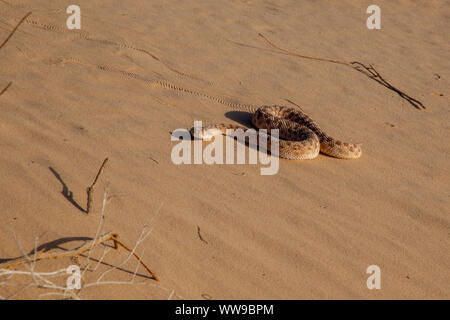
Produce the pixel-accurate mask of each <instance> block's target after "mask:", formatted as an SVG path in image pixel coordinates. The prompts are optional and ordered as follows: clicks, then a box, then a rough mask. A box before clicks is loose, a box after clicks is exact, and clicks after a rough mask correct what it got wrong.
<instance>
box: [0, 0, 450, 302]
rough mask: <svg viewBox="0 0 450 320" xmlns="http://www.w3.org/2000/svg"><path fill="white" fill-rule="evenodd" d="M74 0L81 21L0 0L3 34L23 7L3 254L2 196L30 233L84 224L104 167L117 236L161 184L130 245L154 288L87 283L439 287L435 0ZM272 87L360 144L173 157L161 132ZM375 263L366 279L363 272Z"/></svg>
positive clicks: (269, 93)
mask: <svg viewBox="0 0 450 320" xmlns="http://www.w3.org/2000/svg"><path fill="white" fill-rule="evenodd" d="M77 4H78V5H79V6H80V7H81V10H82V29H81V30H80V31H77V30H74V31H71V30H68V29H67V28H66V25H65V21H66V18H67V16H68V15H67V14H66V13H65V9H66V6H67V5H68V4H67V2H66V1H60V0H57V1H48V0H45V1H39V4H37V2H36V1H30V0H20V1H13V0H1V1H0V12H1V15H0V41H3V39H5V38H6V37H7V36H8V35H9V33H10V32H11V30H12V29H13V28H14V26H15V25H16V24H17V23H18V22H19V20H20V18H21V17H23V16H24V15H25V14H26V13H27V12H28V11H32V14H31V16H30V17H28V19H27V20H26V22H25V23H23V24H22V25H21V26H20V27H19V28H18V30H17V31H16V33H15V34H14V36H13V37H11V39H10V40H9V41H8V43H7V44H6V45H5V46H4V47H3V48H2V49H1V50H0V90H2V89H3V88H5V87H6V86H8V84H9V83H10V82H12V85H10V86H9V88H8V89H7V90H6V91H5V92H3V94H2V95H1V96H0V150H1V153H0V181H1V182H0V241H1V242H0V243H1V245H0V259H7V258H12V257H17V256H18V255H19V254H20V253H19V251H18V249H17V246H16V244H15V241H14V238H13V236H12V233H11V230H10V228H9V224H8V223H7V215H8V216H9V217H11V219H12V224H13V226H14V229H15V230H16V232H17V233H18V235H19V236H20V238H21V241H22V245H23V247H24V248H25V250H26V251H29V250H31V249H32V248H33V246H34V237H39V243H45V242H49V241H52V240H55V239H59V238H64V237H86V236H93V235H94V234H95V231H96V227H97V221H98V212H99V210H100V208H101V200H100V199H101V192H102V190H103V188H104V187H105V186H107V187H108V190H109V194H110V195H111V196H112V198H111V201H110V202H109V203H108V205H107V208H106V211H107V215H106V216H107V217H106V222H105V223H106V227H105V228H106V229H107V230H109V231H114V232H118V233H119V234H120V236H121V239H123V240H124V241H125V242H126V243H132V242H133V241H135V240H136V238H137V237H138V234H139V232H140V230H141V228H142V227H143V225H144V224H145V223H147V222H148V221H149V220H150V219H151V217H152V215H153V214H154V213H155V212H156V210H157V209H158V208H159V207H160V205H161V203H164V205H163V207H162V209H161V211H160V213H159V214H158V215H157V216H156V217H155V218H154V220H153V221H152V226H153V231H152V233H151V235H150V237H149V238H148V239H147V240H146V242H145V249H146V250H145V253H144V260H145V261H146V263H147V264H148V265H149V266H150V268H151V269H152V270H153V271H154V272H155V273H156V274H157V275H158V277H159V278H160V284H161V286H162V287H163V288H165V289H161V287H156V286H152V285H147V284H136V285H128V286H110V287H107V286H104V287H98V288H92V289H86V292H85V293H84V295H83V297H84V298H87V299H103V298H124V299H128V298H137V299H149V298H158V299H164V298H167V297H168V296H169V295H170V293H171V292H172V290H173V291H174V292H175V293H176V296H177V297H184V298H192V299H203V298H204V297H211V298H213V299H229V298H233V299H249V298H252V299H318V298H322V299H338V298H339V299H353V298H357V299H399V298H413V299H416V298H433V299H434V298H446V299H448V298H450V290H449V288H450V273H449V269H448V266H449V265H450V257H449V254H448V248H449V247H450V246H449V245H450V239H449V234H450V220H449V215H448V213H449V207H450V203H449V196H450V189H449V185H450V184H449V182H450V180H449V177H450V172H449V161H448V160H449V141H450V133H449V129H450V127H449V121H448V119H449V111H450V108H449V105H450V104H449V97H450V91H449V88H450V72H449V71H450V62H449V61H450V60H449V53H450V46H449V43H450V42H449V39H450V38H449V30H450V25H449V21H450V6H449V3H448V2H447V1H378V5H380V7H381V10H382V30H368V29H367V28H366V18H367V16H368V15H367V14H366V4H365V3H363V2H360V1H350V0H347V1H339V2H337V1H333V2H325V1H317V2H312V1H277V2H272V1H231V2H227V4H225V3H221V2H220V1H217V2H216V1H176V2H167V1H148V2H145V1H131V2H129V1H127V2H123V1H116V0H114V1H106V2H105V1H102V2H101V1H97V0H95V1H78V2H77ZM367 5H368V4H367ZM259 32H261V33H263V34H265V35H266V36H267V37H268V38H270V39H271V40H272V41H274V42H276V43H277V44H279V45H282V46H283V47H284V48H288V49H289V50H292V51H296V52H299V53H302V54H305V55H309V56H316V57H323V58H329V59H336V60H340V61H355V60H357V61H361V62H366V63H372V64H373V65H374V66H375V67H376V68H377V70H378V71H379V72H380V73H381V74H382V75H383V76H384V77H385V78H386V79H387V80H388V81H389V82H391V83H392V84H393V85H395V86H396V87H398V88H400V89H402V90H404V91H405V92H406V93H408V94H409V95H411V96H413V97H415V98H417V99H419V100H420V101H422V102H423V103H424V105H426V106H427V109H426V111H419V110H417V109H415V108H414V107H413V106H411V104H409V103H408V102H407V101H406V100H404V99H402V98H401V97H400V96H398V95H397V94H396V93H395V92H392V91H390V90H388V89H387V88H385V87H383V86H381V85H379V84H378V83H376V82H375V81H372V80H370V79H368V78H367V77H366V76H365V75H363V74H361V73H358V72H356V71H354V70H352V69H350V68H346V67H345V66H341V65H336V64H331V63H326V62H320V61H311V60H305V59H301V58H296V57H293V56H289V55H285V54H281V53H279V52H277V51H276V50H274V49H273V48H271V47H270V46H268V45H267V43H266V42H264V40H262V39H261V37H259V36H258V33H259ZM168 84H170V85H171V86H172V87H170V86H169V85H168ZM175 87H176V88H179V89H180V90H179V89H174V88H175ZM183 88H184V89H186V90H187V91H188V92H187V91H185V90H182V89H183ZM189 90H190V91H189ZM193 92H201V93H204V95H203V96H202V95H197V94H195V93H193ZM211 97H212V98H211ZM214 97H215V98H214ZM216 98H217V99H216ZM285 99H289V100H291V101H294V102H296V103H298V104H299V105H301V106H302V108H303V110H304V111H305V112H306V113H307V114H308V115H309V116H310V117H311V118H312V119H314V120H315V121H317V122H318V123H319V124H320V126H321V127H322V128H323V129H324V130H325V131H326V132H327V133H329V134H330V135H331V136H333V137H336V138H339V139H341V140H343V141H353V142H355V143H356V142H362V143H364V146H363V149H364V154H363V157H362V158H361V159H359V160H355V161H345V160H337V159H334V158H331V157H327V156H324V155H319V157H318V158H317V159H315V160H314V161H288V160H281V161H280V171H279V173H278V174H276V175H274V176H261V175H260V170H259V169H260V168H259V166H258V165H213V166H208V165H182V166H175V165H174V164H173V163H172V162H171V160H170V152H171V149H172V147H173V146H174V145H175V143H174V142H171V141H170V132H171V131H173V130H175V129H177V128H190V127H192V125H193V121H194V120H203V121H204V122H205V123H206V122H208V123H220V122H225V123H227V122H229V123H235V124H238V123H239V121H236V120H239V119H241V121H242V119H244V118H245V117H244V116H245V113H243V112H242V111H239V110H238V109H237V108H233V103H235V104H236V103H237V104H244V105H252V106H259V105H263V104H284V105H289V103H288V102H287V101H286V100H285ZM221 102H222V103H221ZM224 102H225V103H224ZM290 106H292V105H290ZM105 157H109V160H110V161H109V164H108V168H107V169H105V172H104V173H103V174H102V178H101V179H100V180H101V181H99V183H98V186H97V188H96V190H97V191H96V192H98V193H99V194H98V195H97V194H96V197H95V199H96V200H95V201H96V202H95V203H94V206H93V210H92V212H91V213H90V214H89V215H86V213H85V212H83V211H82V210H80V208H81V209H82V208H84V206H85V203H86V187H87V186H88V185H89V184H90V183H91V182H92V179H93V178H94V177H95V174H96V172H97V170H98V167H99V166H100V164H101V161H102V160H103V159H104V158H105ZM64 190H65V191H64ZM67 191H71V192H72V193H73V200H72V201H68V199H67V198H66V197H65V196H64V195H63V194H62V192H66V194H67ZM78 207H80V208H78ZM6 213H7V215H6ZM198 228H200V229H198ZM199 230H200V233H201V237H202V239H203V240H204V241H203V240H202V239H200V237H199V235H198V232H199ZM111 259H112V260H114V258H111ZM109 262H110V263H113V262H114V261H109ZM70 263H71V262H70V260H61V261H56V260H55V261H46V262H42V263H41V264H39V268H40V269H42V270H51V269H52V268H56V267H65V266H67V265H69V264H70ZM372 264H376V265H378V266H380V268H381V271H382V289H381V290H368V289H367V287H366V279H367V277H368V275H367V274H366V273H365V271H366V268H367V267H368V266H369V265H372ZM128 269H130V270H133V269H132V265H131V266H129V268H128ZM116 276H117V277H125V276H123V275H120V273H117V275H116ZM139 281H140V282H145V283H148V281H151V280H145V279H139ZM146 281H147V282H146ZM13 289H14V288H9V287H8V288H0V296H7V295H8V293H10V292H11V290H13ZM35 294H36V292H35V291H24V292H22V293H21V295H19V296H18V297H19V298H27V299H31V298H34V297H35ZM174 297H175V296H174Z"/></svg>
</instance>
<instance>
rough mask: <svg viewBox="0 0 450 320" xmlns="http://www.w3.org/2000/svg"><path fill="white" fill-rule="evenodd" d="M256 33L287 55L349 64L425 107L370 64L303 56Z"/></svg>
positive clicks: (407, 99)
mask: <svg viewBox="0 0 450 320" xmlns="http://www.w3.org/2000/svg"><path fill="white" fill-rule="evenodd" d="M258 35H259V36H260V37H261V38H263V39H264V40H265V41H266V42H267V43H268V44H269V45H270V46H272V47H273V48H275V49H277V50H279V51H281V52H283V53H285V54H288V55H292V56H295V57H299V58H304V59H311V60H317V61H325V62H331V63H336V64H341V65H345V66H349V67H351V68H352V69H354V70H356V71H359V72H361V73H363V74H365V75H366V76H368V77H369V78H371V79H373V80H374V81H376V82H378V83H379V84H381V85H383V86H385V87H386V88H388V89H389V90H392V91H394V92H396V93H397V94H398V95H399V96H400V97H402V98H403V99H405V100H406V101H408V102H409V103H410V104H411V105H413V106H414V107H415V108H416V109H419V110H420V109H426V107H425V106H424V105H423V103H422V102H420V101H419V100H417V99H415V98H413V97H411V96H409V95H407V94H406V93H404V92H403V91H401V90H399V89H397V88H396V87H394V86H393V85H391V84H390V83H389V82H387V81H386V80H385V79H384V78H383V77H382V76H381V75H380V74H379V73H378V72H377V71H376V70H375V68H374V67H373V66H372V65H369V66H368V67H367V66H365V65H364V64H363V63H361V62H358V61H353V62H345V61H338V60H332V59H324V58H316V57H311V56H305V55H302V54H299V53H296V52H293V51H289V50H286V49H283V48H281V47H279V46H277V45H276V44H275V43H273V42H272V41H270V40H269V39H267V37H266V36H264V35H263V34H262V33H258Z"/></svg>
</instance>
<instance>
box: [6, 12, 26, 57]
mask: <svg viewBox="0 0 450 320" xmlns="http://www.w3.org/2000/svg"><path fill="white" fill-rule="evenodd" d="M30 14H31V11H30V12H28V13H27V14H26V15H25V16H24V17H23V18H22V19H21V20H20V21H19V23H18V24H17V25H16V26H15V27H14V29H13V30H12V31H11V33H10V34H9V36H8V37H7V38H6V39H5V41H3V43H2V44H0V49H1V48H3V47H4V46H5V45H6V43H7V42H8V41H9V39H11V37H12V36H13V34H14V33H15V32H16V31H17V29H18V28H19V26H20V25H21V24H22V23H23V22H24V21H25V19H26V18H28V16H29V15H30Z"/></svg>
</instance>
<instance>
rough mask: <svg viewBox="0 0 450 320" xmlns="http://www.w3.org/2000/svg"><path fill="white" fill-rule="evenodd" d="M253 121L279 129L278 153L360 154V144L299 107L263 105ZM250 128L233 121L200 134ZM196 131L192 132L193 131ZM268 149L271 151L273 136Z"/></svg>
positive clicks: (346, 156) (292, 155) (298, 157)
mask: <svg viewBox="0 0 450 320" xmlns="http://www.w3.org/2000/svg"><path fill="white" fill-rule="evenodd" d="M252 123H253V125H254V126H255V127H257V128H259V129H267V130H268V132H269V133H270V131H269V130H270V129H279V136H280V138H281V139H279V156H280V157H281V158H286V159H292V160H306V159H314V158H316V157H317V156H318V155H319V151H320V152H322V153H324V154H327V155H329V156H332V157H335V158H339V159H357V158H359V157H361V154H362V151H361V144H353V143H347V142H342V141H340V140H336V139H334V138H331V137H330V136H328V135H327V134H326V133H325V132H324V131H322V130H321V129H320V128H319V126H318V125H317V124H316V123H315V122H314V121H313V120H312V119H311V118H310V117H308V116H307V115H306V114H305V113H304V112H302V111H301V110H300V109H294V108H289V107H285V106H277V105H270V106H262V107H260V108H258V109H257V110H256V111H255V113H254V114H253V117H252ZM227 129H231V130H237V129H243V130H244V131H245V130H247V128H245V127H241V126H237V125H231V124H214V125H208V126H206V127H203V128H202V130H201V131H200V132H199V134H196V136H197V137H199V138H201V139H210V138H211V137H212V136H215V135H219V134H224V135H226V130H227ZM191 132H192V133H193V131H191ZM267 149H268V150H269V151H270V139H268V143H267Z"/></svg>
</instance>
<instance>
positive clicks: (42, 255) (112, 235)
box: [0, 232, 158, 281]
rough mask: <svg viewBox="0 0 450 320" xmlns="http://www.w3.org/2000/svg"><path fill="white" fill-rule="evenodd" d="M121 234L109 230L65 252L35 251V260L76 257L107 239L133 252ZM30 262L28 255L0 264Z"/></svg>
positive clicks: (11, 265) (116, 247)
mask: <svg viewBox="0 0 450 320" xmlns="http://www.w3.org/2000/svg"><path fill="white" fill-rule="evenodd" d="M118 237H119V234H118V233H117V232H108V233H105V234H104V235H102V236H100V237H99V238H97V239H93V240H89V241H86V243H85V244H83V245H82V246H81V247H79V248H76V249H73V250H68V251H65V252H58V253H52V252H35V253H34V257H33V261H34V262H35V261H39V260H42V259H56V258H62V257H74V256H78V255H80V254H81V253H83V252H86V251H88V250H90V248H91V247H92V246H94V245H98V244H99V243H102V242H105V241H109V240H111V241H113V243H114V248H115V249H118V246H121V247H122V248H124V249H125V250H127V251H129V252H132V251H131V250H130V249H129V248H128V247H127V246H126V245H125V244H124V243H123V242H121V241H119V240H118ZM133 255H134V256H135V257H136V258H137V259H138V260H139V262H140V263H141V265H142V266H143V267H144V268H145V269H146V270H147V271H148V273H149V274H150V275H151V276H152V278H153V279H154V280H156V281H158V278H157V277H156V275H155V274H154V273H153V272H152V271H151V270H150V268H149V267H148V266H147V265H146V264H145V263H144V262H143V261H142V259H141V257H139V256H138V255H137V254H136V253H134V252H133ZM27 262H30V258H29V257H28V256H26V257H21V258H17V259H14V260H11V261H8V262H5V263H2V264H0V269H9V268H12V267H15V266H17V265H20V264H23V263H27Z"/></svg>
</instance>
